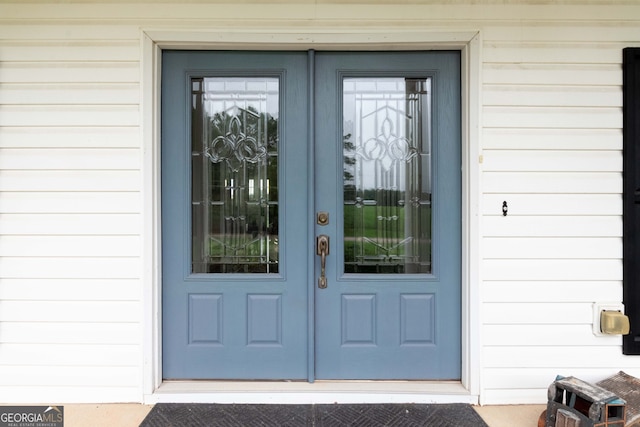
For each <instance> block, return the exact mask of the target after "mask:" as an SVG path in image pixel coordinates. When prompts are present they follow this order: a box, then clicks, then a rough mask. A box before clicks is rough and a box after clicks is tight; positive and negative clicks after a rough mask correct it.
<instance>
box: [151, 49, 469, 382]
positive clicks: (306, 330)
mask: <svg viewBox="0 0 640 427" xmlns="http://www.w3.org/2000/svg"><path fill="white" fill-rule="evenodd" d="M162 76H163V77H162V79H163V81H162V99H163V101H162V163H161V167H162V321H163V330H162V342H163V354H162V360H163V377H164V378H166V379H239V380H261V379H269V380H274V379H279V380H285V379H289V380H313V379H335V380H344V379H368V380H374V379H393V380H412V379H429V380H431V379H447V380H455V379H459V378H460V368H461V362H460V360H461V357H460V252H461V248H460V222H461V220H460V194H461V193H460V83H459V82H460V55H459V53H458V52H393V53H392V52H386V53H385V52H382V53H374V52H315V53H314V52H203V51H199V52H188V51H171V52H164V53H163V69H162Z"/></svg>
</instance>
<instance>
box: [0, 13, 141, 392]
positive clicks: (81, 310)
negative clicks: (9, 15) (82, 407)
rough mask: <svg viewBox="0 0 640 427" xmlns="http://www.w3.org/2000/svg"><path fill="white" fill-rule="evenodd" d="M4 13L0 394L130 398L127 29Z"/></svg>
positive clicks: (134, 98)
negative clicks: (11, 19)
mask: <svg viewBox="0 0 640 427" xmlns="http://www.w3.org/2000/svg"><path fill="white" fill-rule="evenodd" d="M25 6H26V5H25ZM4 7H7V6H5V5H3V6H0V10H1V9H2V8H4ZM37 8H38V6H37V5H30V6H28V7H26V9H30V10H35V9H37ZM2 15H3V14H2V13H0V16H2ZM6 23H7V21H6V18H3V21H2V23H0V61H1V62H0V378H1V380H0V396H2V399H1V400H2V401H3V402H48V401H54V400H55V401H60V402H65V401H68V402H78V401H79V402H82V401H84V402H100V401H107V402H109V401H112V402H119V401H140V400H141V393H142V391H141V389H142V385H141V378H142V373H141V360H142V355H141V351H142V350H141V348H142V346H141V337H142V327H141V318H142V317H141V311H142V301H141V295H142V290H141V286H142V285H141V282H140V277H141V273H140V272H141V242H140V234H141V227H142V224H141V221H140V214H141V182H142V179H141V176H140V163H141V159H140V129H139V112H138V111H139V93H140V89H139V60H140V58H139V56H140V54H139V50H140V49H139V39H138V37H139V35H138V33H137V31H136V30H135V29H134V28H130V27H127V30H126V31H125V30H124V29H123V28H122V27H117V26H110V25H106V26H95V25H84V26H79V27H75V26H74V25H69V24H68V23H63V22H59V23H56V22H55V21H49V22H48V23H46V24H42V25H36V24H30V23H26V24H19V23H15V24H12V25H5V24H6ZM123 33H127V38H125V39H122V38H121V37H122V34H123Z"/></svg>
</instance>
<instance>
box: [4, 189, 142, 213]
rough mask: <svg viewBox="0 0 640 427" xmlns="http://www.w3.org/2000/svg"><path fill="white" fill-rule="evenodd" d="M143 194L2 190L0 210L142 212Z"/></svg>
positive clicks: (20, 211) (23, 211) (25, 211)
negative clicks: (15, 191)
mask: <svg viewBox="0 0 640 427" xmlns="http://www.w3.org/2000/svg"><path fill="white" fill-rule="evenodd" d="M139 212H140V194H139V193H125V192H110V193H91V192H73V193H70V192H58V193H52V192H31V193H7V192H5V193H0V213H139Z"/></svg>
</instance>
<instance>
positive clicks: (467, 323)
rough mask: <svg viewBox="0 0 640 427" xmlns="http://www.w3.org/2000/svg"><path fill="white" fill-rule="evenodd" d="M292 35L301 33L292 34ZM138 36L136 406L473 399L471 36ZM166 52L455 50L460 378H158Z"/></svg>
mask: <svg viewBox="0 0 640 427" xmlns="http://www.w3.org/2000/svg"><path fill="white" fill-rule="evenodd" d="M298 31H299V29H298ZM342 31H344V30H341V29H339V28H336V29H335V31H330V30H323V31H318V32H306V33H300V32H286V31H282V30H279V31H275V30H274V31H273V32H268V31H263V32H256V31H255V30H253V31H252V29H251V28H249V27H244V28H243V27H241V28H237V27H235V28H234V32H232V33H230V32H223V31H213V30H202V31H198V30H188V31H181V30H162V29H160V30H155V29H143V30H142V31H141V51H142V58H141V106H140V108H141V110H140V114H141V129H142V144H143V145H142V152H143V154H142V165H141V168H142V180H143V182H142V189H143V190H142V191H143V198H142V200H143V206H142V224H143V225H142V227H143V228H142V241H143V254H142V256H143V271H142V281H143V282H142V283H143V294H142V301H143V313H142V319H141V325H142V340H143V341H142V343H143V363H142V381H141V382H142V400H143V402H145V403H156V402H210V403H212V402H215V403H242V402H244V403H334V402H338V403H394V402H397V403H401V402H415V403H432V402H438V403H449V402H465V403H478V401H479V396H480V377H481V375H480V371H481V366H480V353H481V346H480V313H479V312H480V306H481V301H480V292H479V286H480V283H481V282H480V272H479V266H480V257H479V249H478V248H479V243H480V233H479V229H480V224H479V222H480V189H481V183H480V179H481V152H480V147H481V144H480V137H481V133H480V114H481V101H480V99H481V97H480V92H481V84H480V83H481V75H480V73H481V60H480V46H481V42H480V33H479V32H478V31H459V32H456V31H443V32H431V31H420V30H419V29H413V31H411V29H404V30H401V31H389V30H386V31H384V32H379V33H374V32H349V33H345V32H342ZM163 49H208V50H217V49H233V50H250V49H251V50H308V49H315V50H334V51H337V50H354V49H358V50H436V49H448V50H459V51H460V52H461V67H462V70H461V75H462V79H461V85H462V87H461V89H462V122H461V123H462V242H461V244H462V266H461V267H462V284H461V286H462V307H461V312H462V319H461V320H462V337H461V339H462V347H461V351H462V371H461V372H462V375H461V381H455V382H432V381H426V382H420V381H418V382H416V381H410V382H403V381H393V382H386V381H385V382H353V381H351V382H327V381H317V382H315V383H311V384H309V383H298V382H238V383H234V382H215V381H211V382H209V381H206V382H203V381H197V382H189V381H184V382H163V380H162V342H161V339H162V334H161V330H162V325H161V319H162V313H161V307H162V304H161V294H162V292H161V279H162V276H161V270H162V269H161V235H160V230H161V226H160V220H161V219H160V194H161V192H160V72H161V53H162V50H163Z"/></svg>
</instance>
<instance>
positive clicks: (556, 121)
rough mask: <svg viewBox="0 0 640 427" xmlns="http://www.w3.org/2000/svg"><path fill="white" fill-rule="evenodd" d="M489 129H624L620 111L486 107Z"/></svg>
mask: <svg viewBox="0 0 640 427" xmlns="http://www.w3.org/2000/svg"><path fill="white" fill-rule="evenodd" d="M482 111H483V113H482V118H483V124H484V126H485V127H489V128H545V129H552V128H560V129H575V128H580V129H621V128H622V109H621V108H611V107H610V108H586V107H585V108H579V107H513V106H511V107H492V106H488V107H484V108H483V110H482Z"/></svg>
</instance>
